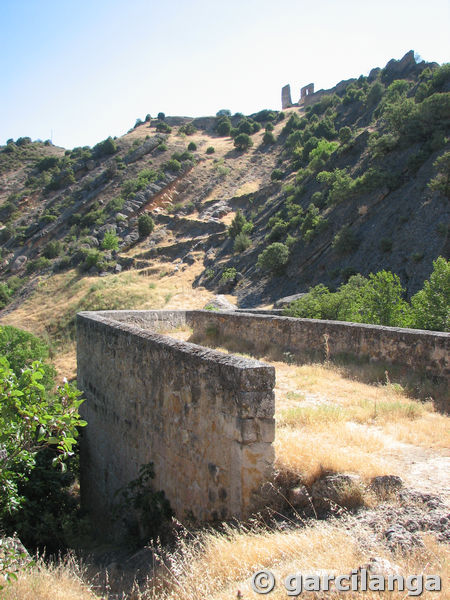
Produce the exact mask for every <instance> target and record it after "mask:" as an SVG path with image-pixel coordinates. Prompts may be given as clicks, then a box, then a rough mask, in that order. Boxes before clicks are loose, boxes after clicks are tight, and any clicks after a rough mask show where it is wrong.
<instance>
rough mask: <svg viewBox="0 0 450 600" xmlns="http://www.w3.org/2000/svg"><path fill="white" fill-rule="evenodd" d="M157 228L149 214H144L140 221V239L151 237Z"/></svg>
mask: <svg viewBox="0 0 450 600" xmlns="http://www.w3.org/2000/svg"><path fill="white" fill-rule="evenodd" d="M154 228H155V222H154V221H153V219H152V217H151V216H150V215H149V214H148V213H143V214H142V215H140V216H139V219H138V230H139V237H140V238H145V237H147V236H148V235H150V234H151V233H152V231H153V229H154Z"/></svg>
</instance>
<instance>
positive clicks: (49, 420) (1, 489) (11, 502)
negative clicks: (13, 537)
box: [0, 357, 86, 524]
mask: <svg viewBox="0 0 450 600" xmlns="http://www.w3.org/2000/svg"><path fill="white" fill-rule="evenodd" d="M43 377H44V371H43V369H42V368H41V366H40V363H39V362H37V361H36V362H33V363H32V364H31V366H30V367H26V368H25V369H24V370H23V371H22V372H21V373H20V375H19V376H17V375H16V374H15V372H14V371H13V370H12V369H11V368H10V367H9V364H8V361H7V360H6V358H4V357H1V358H0V448H1V449H2V457H1V466H2V468H1V469H0V521H1V522H2V523H3V524H5V523H7V522H8V520H9V519H10V517H11V515H12V514H14V513H16V512H17V511H18V510H19V509H20V507H21V506H22V505H23V504H24V502H25V500H26V498H25V497H24V496H23V494H21V490H20V486H21V484H23V483H24V482H26V480H27V479H28V477H29V475H30V472H31V471H32V470H33V468H34V467H35V466H36V459H37V455H38V453H39V452H42V451H43V450H44V449H45V448H54V449H55V454H54V458H53V460H52V463H53V465H54V466H58V465H60V466H61V467H65V464H66V463H65V461H67V459H68V458H69V457H70V456H71V455H72V454H73V448H74V446H75V445H76V443H77V442H76V438H77V437H78V431H77V428H78V427H81V426H84V425H86V423H85V422H84V421H82V420H81V419H80V416H79V413H78V408H79V406H80V404H81V403H82V400H80V399H79V396H80V392H79V391H78V390H76V388H75V387H74V386H72V385H70V384H68V383H65V384H64V385H63V386H62V387H59V388H57V390H56V393H55V395H54V396H49V394H48V393H47V392H46V390H45V387H44V386H43V385H42V383H41V382H42V379H43ZM40 502H41V507H40V511H39V512H40V513H41V511H42V498H41V499H40ZM44 504H45V503H44ZM34 518H35V521H36V512H35V513H34ZM38 520H39V519H38Z"/></svg>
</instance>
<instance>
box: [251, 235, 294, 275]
mask: <svg viewBox="0 0 450 600" xmlns="http://www.w3.org/2000/svg"><path fill="white" fill-rule="evenodd" d="M288 260H289V248H288V247H287V246H285V244H281V243H280V242H274V243H273V244H270V246H267V248H266V249H265V250H263V251H262V252H261V254H260V255H259V256H258V261H257V265H258V267H260V268H261V269H262V270H263V271H268V272H271V273H281V272H282V271H283V269H284V267H285V266H286V263H287V262H288Z"/></svg>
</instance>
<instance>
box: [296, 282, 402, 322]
mask: <svg viewBox="0 0 450 600" xmlns="http://www.w3.org/2000/svg"><path fill="white" fill-rule="evenodd" d="M402 296H403V288H402V286H401V284H400V280H399V278H398V277H397V275H394V274H392V273H391V272H389V271H380V272H378V273H377V274H375V275H374V274H373V273H371V274H370V275H369V277H368V279H366V278H365V277H363V276H362V275H353V276H351V277H350V279H349V281H348V283H346V284H342V285H341V286H340V287H339V289H338V291H337V292H335V293H331V292H330V291H329V289H328V288H327V287H325V286H324V285H322V284H319V285H317V286H316V287H315V288H311V289H310V291H309V292H308V294H307V295H306V296H304V297H303V298H301V299H300V300H297V301H295V302H293V303H292V304H291V305H290V306H289V307H288V308H287V309H286V311H285V313H286V314H287V315H289V316H294V317H302V318H310V319H335V320H338V321H353V322H356V323H374V324H376V325H389V326H397V327H398V326H400V327H402V326H405V325H408V324H409V321H410V316H409V306H408V304H407V303H406V302H405V301H404V300H403V298H402Z"/></svg>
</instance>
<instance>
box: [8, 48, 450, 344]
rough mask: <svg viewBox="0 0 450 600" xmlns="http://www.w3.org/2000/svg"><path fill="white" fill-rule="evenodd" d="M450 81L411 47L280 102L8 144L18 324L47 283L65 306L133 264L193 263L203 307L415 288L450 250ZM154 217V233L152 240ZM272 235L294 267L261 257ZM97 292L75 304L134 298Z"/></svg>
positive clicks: (150, 267)
mask: <svg viewBox="0 0 450 600" xmlns="http://www.w3.org/2000/svg"><path fill="white" fill-rule="evenodd" d="M449 90H450V69H449V66H448V65H443V66H441V67H439V66H438V65H437V64H436V63H425V62H420V63H416V62H415V60H414V56H413V53H412V52H410V53H408V54H407V55H406V56H405V57H404V58H403V59H402V60H400V61H396V60H392V61H390V62H389V63H388V64H387V65H386V67H385V68H384V69H373V70H372V71H371V72H370V74H369V76H368V77H364V76H361V77H359V78H358V79H352V80H348V81H343V82H340V83H339V84H337V85H336V87H335V88H332V89H330V90H325V91H323V90H322V91H320V92H318V93H316V94H315V95H313V96H309V97H308V100H309V101H308V105H307V106H305V105H300V106H293V107H291V108H288V109H286V110H285V111H283V112H278V111H273V110H265V111H260V112H259V113H256V114H253V115H251V116H250V117H244V116H243V115H240V114H236V115H234V116H228V112H229V111H220V112H219V116H218V117H205V118H197V119H190V118H187V117H167V118H166V117H165V116H164V115H163V114H160V115H159V117H160V118H158V119H152V118H151V117H150V115H148V116H147V118H146V120H145V121H141V120H140V119H138V120H137V122H136V125H135V127H134V128H133V129H131V130H130V131H129V132H128V133H127V134H126V135H124V136H122V137H121V138H118V139H114V140H113V139H111V138H108V139H107V140H105V141H104V142H101V143H99V144H97V145H96V146H95V147H94V148H89V147H84V148H75V149H73V150H66V151H65V150H64V149H62V148H57V147H54V146H53V145H52V144H51V143H50V142H48V141H47V142H44V143H42V142H32V141H31V140H30V139H29V138H20V139H18V140H16V142H14V141H13V140H9V141H8V144H7V145H6V146H5V147H3V148H2V149H1V150H0V174H1V183H0V219H1V222H2V227H1V229H0V241H1V258H2V262H1V267H0V268H1V271H0V275H1V279H2V281H3V282H4V283H3V284H2V288H1V296H2V304H3V305H7V304H8V303H11V304H10V305H9V307H8V308H6V309H5V311H6V313H11V314H10V315H9V316H8V317H6V319H7V321H9V322H17V318H15V317H14V314H16V317H17V316H18V315H19V314H21V317H22V318H23V317H24V316H27V315H28V316H29V315H30V313H31V312H36V311H35V310H34V309H32V308H31V306H32V305H33V298H34V304H37V307H36V308H38V307H39V304H40V301H39V298H40V296H39V290H40V289H41V287H42V281H43V278H44V279H47V280H49V281H48V283H47V284H46V285H47V286H48V287H49V288H50V289H52V290H53V294H54V295H55V294H56V295H58V293H59V294H61V293H62V298H63V299H64V300H63V302H64V304H65V305H67V302H68V301H71V300H72V299H73V297H74V296H75V295H76V294H74V293H73V292H75V288H74V289H73V290H72V289H70V286H71V285H75V283H76V285H77V286H78V288H77V289H81V288H83V286H85V287H86V290H87V289H90V288H89V285H90V284H89V283H88V282H89V281H91V283H92V278H93V277H98V276H102V277H107V279H106V280H105V283H104V285H103V287H105V286H106V287H107V288H108V287H110V285H109V284H108V283H107V281H109V279H108V278H110V276H111V275H115V276H117V277H118V279H117V280H116V281H117V282H118V284H117V285H118V286H119V287H122V286H121V283H120V282H122V283H123V284H124V286H125V287H126V285H127V284H126V279H125V278H124V277H123V275H124V273H125V271H130V270H133V271H136V272H137V273H138V274H139V275H147V276H149V277H153V278H156V279H157V280H158V286H159V284H160V281H161V282H162V281H165V279H164V278H165V277H170V276H171V275H172V276H173V278H174V280H175V279H177V278H178V279H179V275H180V274H181V273H183V280H184V282H185V284H186V285H187V286H188V287H190V286H191V285H192V286H193V287H194V288H195V289H196V292H195V293H194V295H193V296H192V298H191V300H190V302H191V305H192V303H193V305H194V306H199V305H202V304H201V302H202V301H203V300H204V299H205V297H206V298H208V297H210V296H211V295H212V294H213V293H216V292H220V293H228V294H233V295H234V296H236V297H237V303H238V304H239V305H240V306H243V307H250V306H259V305H263V304H269V303H271V302H273V301H275V300H277V299H278V298H280V297H281V296H286V295H289V294H293V293H298V292H305V291H307V290H308V288H309V287H310V286H313V285H316V284H318V283H323V284H325V285H327V286H329V287H330V289H335V288H337V286H339V285H340V284H341V283H343V282H345V281H346V280H347V279H348V278H349V276H350V275H352V274H355V273H362V274H363V275H367V274H369V273H370V272H376V271H378V270H380V269H388V270H391V271H393V272H395V273H397V274H398V275H399V277H400V280H401V282H402V285H403V286H404V287H405V289H406V292H407V295H408V296H411V295H412V294H414V293H415V292H416V291H417V290H418V289H420V288H421V286H422V284H423V282H424V280H425V279H426V278H427V277H428V276H429V274H430V272H431V270H432V262H433V260H435V259H436V258H437V257H438V256H440V255H442V256H448V254H449V252H448V251H449V241H448V227H447V224H448V221H449V208H448V194H449V187H448V156H449V154H448V152H449V148H450V144H449V142H448V131H449V114H450V110H449V108H450V93H449ZM238 136H239V137H238ZM236 140H237V142H236ZM239 142H240V143H241V145H240V147H239V148H237V147H236V143H239ZM238 209H240V211H242V214H243V217H244V219H241V222H240V224H237V226H236V229H235V230H234V232H233V236H234V239H233V236H231V237H230V235H229V234H228V232H227V227H228V226H229V225H230V223H231V222H232V220H233V217H234V215H235V214H236V211H237V210H238ZM144 213H149V214H151V216H152V218H153V221H154V224H155V226H154V229H153V231H152V232H151V233H150V234H149V235H147V234H148V231H147V232H142V231H141V235H140V234H139V229H138V220H139V217H140V216H141V215H142V214H144ZM273 243H278V244H279V245H280V244H281V245H282V248H281V251H282V254H283V257H282V259H281V262H280V261H279V257H278V256H277V257H276V260H275V262H276V264H275V265H273V264H272V265H268V266H267V265H266V266H265V268H264V266H262V265H261V263H260V264H259V265H258V264H257V261H258V257H259V256H260V255H261V253H262V252H263V251H264V249H266V248H267V247H268V246H269V245H270V244H273ZM279 245H278V248H277V251H278V252H279V251H280V246H279ZM73 269H76V271H75V272H74V271H73ZM70 274H71V275H70ZM84 281H85V282H86V283H85V284H84V283H83V282H84ZM148 282H149V280H148V279H147V281H146V286H147V284H148ZM36 286H38V287H37V291H33V290H35V288H36ZM80 286H81V288H80ZM100 287H102V286H100ZM169 288H171V286H169ZM199 288H200V289H199ZM57 290H59V291H58V292H57ZM86 290H85V292H86V293H85V294H84V295H83V298H84V301H83V302H81V303H78V304H77V305H75V304H73V303H72V307H73V308H74V309H79V308H81V307H86V306H88V307H90V308H96V307H97V308H108V307H111V308H115V307H119V306H122V305H121V304H120V301H119V297H116V300H117V301H116V300H115V299H114V298H113V297H110V296H108V294H106V293H105V297H103V296H102V298H101V299H99V298H98V294H97V295H95V294H93V293H92V292H89V293H88V292H87V291H86ZM200 290H203V291H201V293H200V295H199V298H200V297H201V300H199V302H198V303H196V302H195V300H194V298H195V294H196V293H197V291H200ZM169 293H172V294H173V291H172V292H171V291H170V289H167V291H165V292H164V297H165V298H167V294H169ZM36 294H37V296H36ZM96 297H97V300H98V302H97V303H96V300H95V298H96ZM131 298H132V297H128V298H127V301H126V302H125V305H126V306H130V305H133V306H136V307H140V306H143V305H145V306H148V300H149V298H148V294H141V296H140V297H139V298H136V297H134V300H135V303H134V304H133V301H132V300H131ZM24 302H25V303H27V302H28V305H27V306H28V309H27V311H25V314H24V310H23V309H24V308H25V305H24ZM30 302H31V305H30ZM130 302H131V304H130ZM169 302H170V300H169ZM157 305H158V306H160V305H161V303H160V304H157ZM5 311H4V312H5ZM36 314H39V313H36ZM53 316H55V315H53ZM59 317H61V315H60V316H59ZM36 318H37V320H38V321H39V322H40V321H41V316H37V317H36ZM72 318H73V315H72ZM56 320H57V321H58V318H57V319H56ZM68 321H70V319H69V318H68V319H62V321H61V323H60V326H58V325H56V326H55V324H54V323H53V324H52V323H51V322H47V323H46V325H47V326H48V332H49V333H50V335H51V336H52V337H53V336H56V337H58V336H60V335H62V334H63V330H64V328H65V327H66V325H67V322H68ZM32 328H33V329H36V328H35V327H32ZM39 329H41V331H40V333H42V323H40V325H38V326H37V330H38V331H39Z"/></svg>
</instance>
